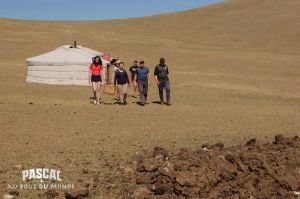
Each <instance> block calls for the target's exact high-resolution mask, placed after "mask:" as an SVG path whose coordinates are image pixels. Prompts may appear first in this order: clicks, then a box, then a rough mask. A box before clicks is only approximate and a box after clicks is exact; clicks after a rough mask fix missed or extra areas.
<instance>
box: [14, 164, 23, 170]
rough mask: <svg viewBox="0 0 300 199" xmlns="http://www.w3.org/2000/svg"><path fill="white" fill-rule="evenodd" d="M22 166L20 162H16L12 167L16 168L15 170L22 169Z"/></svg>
mask: <svg viewBox="0 0 300 199" xmlns="http://www.w3.org/2000/svg"><path fill="white" fill-rule="evenodd" d="M23 168H24V167H23V165H21V164H17V165H15V166H14V169H16V170H22V169H23Z"/></svg>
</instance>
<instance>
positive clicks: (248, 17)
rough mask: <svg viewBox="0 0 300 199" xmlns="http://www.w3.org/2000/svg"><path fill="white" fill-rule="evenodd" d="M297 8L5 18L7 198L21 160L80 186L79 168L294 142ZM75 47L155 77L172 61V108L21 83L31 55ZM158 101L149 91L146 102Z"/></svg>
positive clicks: (0, 30) (253, 1)
mask: <svg viewBox="0 0 300 199" xmlns="http://www.w3.org/2000/svg"><path fill="white" fill-rule="evenodd" d="M299 9H300V2H299V1H298V0H289V1H284V0H243V1H238V0H232V1H228V2H225V3H221V4H218V5H212V6H208V7H206V8H200V9H194V10H191V11H187V12H182V13H173V14H166V15H160V16H154V17H146V18H137V19H128V20H113V21H89V22H88V21H86V22H44V21H18V20H8V19H0V43H1V45H0V61H1V63H0V71H1V72H0V78H1V80H2V83H1V85H0V93H1V95H0V114H1V115H0V130H1V132H0V138H1V145H0V150H1V158H0V161H1V163H0V170H1V171H4V172H0V179H1V180H4V181H5V182H2V184H1V190H2V192H3V193H4V192H6V185H7V183H12V182H15V181H19V180H20V178H19V177H18V176H16V173H15V170H14V169H13V166H14V165H16V164H22V165H24V166H25V167H26V168H30V167H34V168H35V167H38V165H42V166H43V165H44V166H47V167H55V168H60V169H62V170H63V173H64V178H65V179H66V180H69V181H76V180H77V179H78V178H84V175H83V174H82V173H81V172H80V171H81V170H80V169H81V168H83V167H87V168H88V169H89V170H90V171H91V172H92V171H93V170H97V169H98V171H99V170H100V171H101V168H98V167H97V165H98V164H97V163H98V161H99V159H103V158H108V159H115V158H117V157H120V158H127V157H128V156H129V155H131V154H133V153H134V152H136V151H139V150H141V149H147V148H151V147H153V146H155V145H165V146H167V147H170V148H171V147H175V148H180V147H192V148H196V147H198V146H199V145H200V144H201V143H203V142H215V141H223V142H225V143H226V144H228V145H231V144H237V143H240V142H241V141H244V140H246V139H249V138H251V137H258V138H259V139H270V138H271V137H272V136H273V135H274V134H275V133H277V132H282V133H284V134H286V135H295V134H299V127H300V112H299V107H300V92H299V91H300V82H299V79H300V78H299V77H300V68H299V65H300V59H299V58H300V43H299V42H298V41H299V40H300V27H299V25H298V21H300V14H299V12H298V11H299ZM73 40H77V41H79V43H81V44H83V45H85V46H88V47H90V48H94V49H96V50H99V51H104V52H107V53H111V54H112V55H117V56H119V57H120V58H122V59H123V60H124V61H125V62H126V63H127V67H128V66H129V65H130V64H131V62H132V60H133V59H140V58H143V59H145V60H146V65H148V66H149V67H150V68H151V69H152V70H153V66H154V65H155V64H156V63H157V61H158V59H159V57H161V56H164V57H166V59H167V62H168V64H169V67H170V70H171V78H172V101H173V106H171V107H161V106H159V105H155V104H150V105H149V106H146V107H144V108H141V107H138V106H137V105H136V104H134V103H130V104H129V105H128V106H126V107H119V106H116V105H106V106H105V105H104V106H99V107H95V106H93V105H90V104H89V100H88V98H89V96H90V94H91V91H90V88H88V87H65V86H48V85H32V84H27V83H25V77H26V70H27V69H26V65H25V59H26V58H27V57H31V56H34V55H38V54H41V53H44V52H47V51H49V50H52V49H53V48H56V47H58V46H60V45H63V44H66V43H71V42H72V41H73ZM157 99H158V93H157V90H156V87H155V86H154V85H152V86H151V89H150V101H155V100H157ZM104 101H106V102H112V99H111V97H110V96H104ZM129 101H130V102H135V99H129ZM30 102H33V105H30V104H29V103H30ZM62 152H63V153H62ZM112 155H113V156H114V157H112ZM86 162H88V166H87V165H86ZM0 183H1V182H0ZM22 194H27V196H24V195H23V196H24V197H27V198H30V197H34V194H36V193H34V192H32V193H31V192H30V193H22Z"/></svg>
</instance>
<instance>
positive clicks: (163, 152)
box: [153, 146, 169, 158]
mask: <svg viewBox="0 0 300 199" xmlns="http://www.w3.org/2000/svg"><path fill="white" fill-rule="evenodd" d="M159 155H161V156H162V157H164V158H166V157H168V156H169V152H168V151H167V150H166V149H165V148H163V147H159V146H156V147H155V148H154V150H153V157H156V156H159Z"/></svg>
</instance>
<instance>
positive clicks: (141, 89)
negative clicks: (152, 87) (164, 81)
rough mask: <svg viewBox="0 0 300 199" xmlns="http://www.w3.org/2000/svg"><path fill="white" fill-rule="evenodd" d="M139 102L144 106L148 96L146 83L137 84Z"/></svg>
mask: <svg viewBox="0 0 300 199" xmlns="http://www.w3.org/2000/svg"><path fill="white" fill-rule="evenodd" d="M139 92H140V102H141V104H146V102H147V95H148V83H139Z"/></svg>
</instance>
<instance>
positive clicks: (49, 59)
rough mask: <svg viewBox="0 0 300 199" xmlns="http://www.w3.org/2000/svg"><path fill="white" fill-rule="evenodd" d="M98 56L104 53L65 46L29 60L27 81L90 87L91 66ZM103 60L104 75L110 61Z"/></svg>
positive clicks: (80, 47)
mask: <svg viewBox="0 0 300 199" xmlns="http://www.w3.org/2000/svg"><path fill="white" fill-rule="evenodd" d="M75 46H76V45H75ZM97 55H98V56H103V55H104V53H101V52H98V51H95V50H92V49H89V48H85V47H82V46H76V47H73V46H71V45H64V46H61V47H59V48H57V49H55V50H53V51H50V52H48V53H45V54H42V55H39V56H36V57H31V58H28V59H27V60H26V62H27V66H28V73H27V78H26V81H27V82H29V83H39V84H52V85H89V81H88V78H89V77H88V74H89V65H90V64H91V62H92V58H93V57H95V56H97ZM101 60H102V62H103V66H104V71H103V73H104V74H106V67H107V63H109V61H107V60H105V59H103V58H101Z"/></svg>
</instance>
